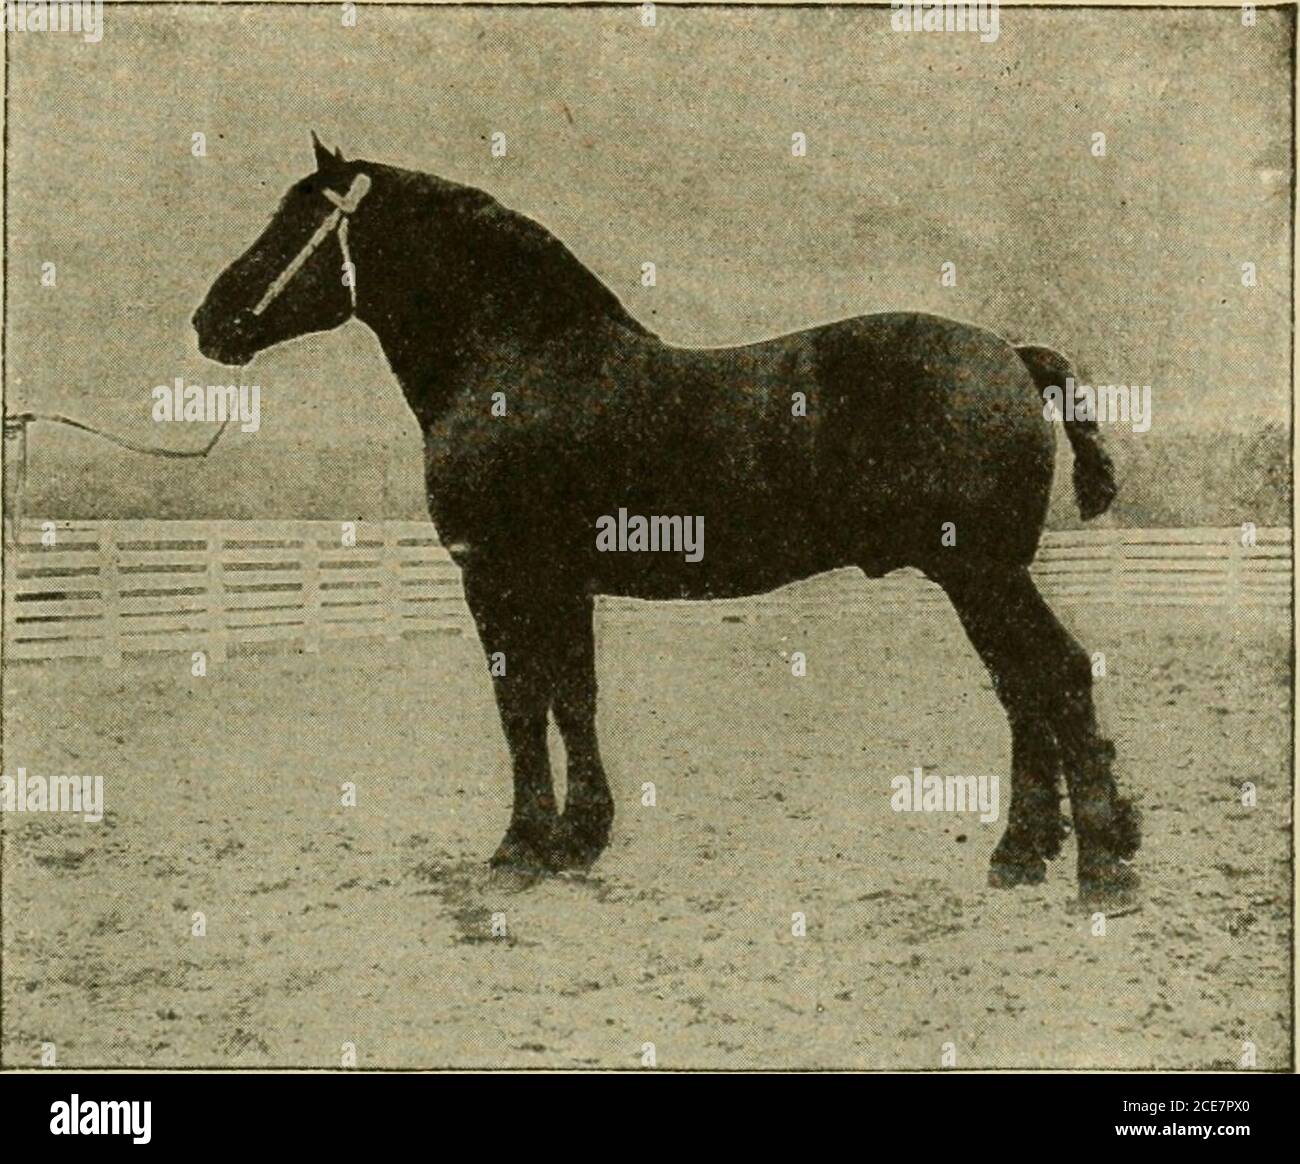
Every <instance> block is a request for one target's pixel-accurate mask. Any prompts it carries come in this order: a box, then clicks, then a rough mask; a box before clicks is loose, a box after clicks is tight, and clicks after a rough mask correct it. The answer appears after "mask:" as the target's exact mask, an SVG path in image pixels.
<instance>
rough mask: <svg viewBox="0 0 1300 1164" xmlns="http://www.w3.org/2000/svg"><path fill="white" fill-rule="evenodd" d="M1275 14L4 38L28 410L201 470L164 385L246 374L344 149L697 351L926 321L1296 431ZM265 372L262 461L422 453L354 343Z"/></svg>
mask: <svg viewBox="0 0 1300 1164" xmlns="http://www.w3.org/2000/svg"><path fill="white" fill-rule="evenodd" d="M1258 19H1259V23H1258V25H1257V26H1256V27H1254V28H1243V27H1242V25H1241V22H1240V16H1239V12H1238V10H1237V9H1235V8H1226V9H1219V10H1206V9H1202V10H1181V11H1180V10H1169V9H1162V10H1149V11H1142V10H1129V11H1122V10H1100V11H1094V12H1078V11H1075V12H1070V11H1064V10H1041V9H1040V10H1030V9H1014V8H1004V9H1003V10H1002V12H1001V22H1000V36H999V39H998V40H997V41H996V42H994V43H982V42H981V41H980V39H979V37H978V35H961V34H946V35H935V34H910V35H909V34H905V33H899V32H895V31H893V30H892V29H891V27H890V23H889V9H888V8H856V9H849V8H839V9H835V8H832V9H821V10H816V9H799V10H789V11H780V10H774V9H771V8H766V9H761V8H760V9H742V10H729V11H728V10H721V9H702V8H701V9H686V8H668V7H663V6H661V7H660V8H659V10H658V24H657V27H655V28H652V29H651V28H644V27H642V26H641V24H640V21H639V17H638V13H637V10H636V9H634V8H606V9H599V8H597V9H576V10H570V11H559V10H556V9H533V10H529V9H522V8H521V9H485V8H477V9H476V8H387V9H367V8H361V9H360V10H359V17H358V22H357V26H356V27H355V28H347V27H344V26H343V25H342V22H341V20H340V6H339V5H337V4H327V5H322V6H317V7H305V6H276V7H274V8H269V7H256V6H226V7H216V6H194V5H185V6H181V7H175V6H164V5H158V6H131V7H128V8H116V9H114V8H108V9H107V11H106V16H105V32H104V36H103V39H102V41H101V42H100V43H98V44H86V43H83V42H82V41H80V40H79V39H77V38H75V37H66V36H51V35H38V34H31V33H29V34H14V35H10V36H8V37H7V38H6V40H7V44H8V52H9V89H10V95H9V106H8V123H9V124H8V137H9V154H8V205H7V217H8V238H9V289H8V320H7V341H8V342H7V360H8V381H7V389H6V391H7V396H8V400H7V407H8V408H9V409H10V410H19V409H25V408H39V409H47V410H48V409H53V410H60V411H66V412H69V413H71V414H73V415H76V416H78V417H80V418H83V419H86V420H89V421H91V422H94V423H99V424H103V425H107V426H109V427H111V428H113V429H115V430H117V431H120V432H123V433H124V434H127V435H130V436H131V437H133V438H134V439H138V440H163V441H170V442H171V443H173V444H177V445H181V444H194V443H199V436H200V434H199V433H198V432H194V433H191V432H190V431H189V430H188V426H185V427H182V426H176V427H175V428H173V429H171V430H169V431H163V432H160V431H159V429H158V427H157V426H155V425H153V424H152V423H151V422H150V419H149V416H150V407H151V404H152V399H151V395H150V393H151V390H152V388H153V387H154V386H155V385H158V384H164V383H170V382H171V381H172V380H173V379H174V378H175V377H176V376H182V377H184V378H185V379H186V380H187V381H188V382H191V383H214V382H226V381H227V380H228V379H229V377H228V376H227V375H226V374H225V373H223V372H222V370H221V369H219V368H218V366H216V365H214V364H209V363H208V362H207V361H205V360H204V359H203V358H202V357H201V356H200V355H199V354H198V352H197V349H196V348H195V346H194V338H193V333H192V330H191V328H190V326H189V322H188V321H189V317H190V315H191V313H192V312H193V310H194V308H195V307H196V306H197V304H198V303H199V301H200V300H201V299H202V297H203V295H204V293H205V291H206V289H207V287H208V285H209V284H210V283H211V281H212V279H213V278H214V277H215V276H216V274H217V273H218V272H219V271H220V270H221V269H222V267H224V266H225V265H226V264H227V263H228V262H229V261H230V260H231V259H233V258H234V257H235V256H236V255H237V254H239V253H240V252H241V251H242V250H243V249H244V248H245V247H246V246H247V245H248V243H249V242H250V241H251V240H252V238H253V237H255V236H256V234H257V233H258V232H259V231H260V230H261V229H262V227H263V226H264V225H265V223H266V221H267V220H268V219H269V217H270V215H271V214H272V212H273V211H274V208H275V206H276V203H277V201H278V200H279V198H280V196H281V195H282V194H283V192H284V190H285V189H286V187H288V186H289V185H290V184H291V183H292V182H293V181H295V180H296V179H298V178H300V177H302V176H303V175H304V174H305V173H307V172H309V171H310V169H311V168H312V163H311V151H310V147H309V139H308V134H309V131H310V130H312V129H315V130H316V131H317V132H319V133H320V135H321V136H322V137H323V138H324V139H325V141H326V142H327V143H328V144H329V145H331V146H333V145H336V144H337V145H338V146H340V147H341V148H342V149H343V151H344V152H345V154H347V155H348V156H349V157H351V156H354V155H356V156H360V157H364V158H370V159H373V160H377V161H382V162H388V163H392V164H396V165H401V166H405V167H409V168H412V169H418V170H425V171H430V172H433V173H437V174H440V175H443V176H445V177H448V178H452V179H455V180H457V181H461V182H467V183H469V184H472V185H476V186H479V187H482V188H483V189H485V190H488V191H490V192H491V193H492V194H494V195H495V196H496V197H498V198H499V199H500V200H501V201H502V202H504V203H505V204H506V205H507V206H510V207H513V208H514V209H517V210H520V211H523V212H524V213H527V214H529V215H530V216H532V217H534V218H536V219H538V220H539V221H541V222H542V223H543V224H544V225H546V226H547V227H548V228H550V229H551V230H552V231H553V232H554V233H555V234H557V235H558V236H559V237H560V238H561V239H563V240H564V241H565V242H566V244H568V246H569V247H570V249H571V250H572V251H573V252H574V253H575V254H576V255H577V256H578V257H579V258H580V259H581V260H582V261H583V262H585V263H586V264H587V265H588V266H589V267H591V268H592V269H593V270H594V271H595V272H597V273H598V274H599V275H600V276H601V277H602V278H603V279H604V280H605V281H606V282H607V283H608V284H609V285H610V286H611V287H612V288H613V289H614V290H615V292H616V293H617V294H618V295H619V296H620V297H621V298H622V299H623V301H624V302H625V303H626V304H627V306H628V308H629V309H630V310H631V311H632V313H633V314H634V315H636V316H638V317H639V318H641V319H642V320H644V321H646V322H647V323H648V324H650V326H652V327H653V328H654V329H655V330H657V331H658V332H659V333H660V334H661V335H662V336H663V337H664V338H665V339H667V340H669V341H671V342H676V343H682V344H689V345H699V346H707V345H721V344H735V343H742V342H748V341H752V340H758V339H762V338H765V337H768V336H771V335H776V334H780V333H782V332H786V331H791V330H795V329H798V328H802V327H807V326H811V325H813V324H816V323H820V322H824V321H827V320H831V319H836V318H843V317H846V316H851V315H856V314H860V313H866V312H872V311H890V310H907V309H918V310H926V311H933V312H937V313H940V314H943V315H948V316H953V317H956V318H962V319H968V320H971V321H974V322H977V323H981V324H984V325H986V326H988V327H990V328H992V329H994V330H996V331H999V332H1001V333H1002V334H1004V335H1006V336H1007V337H1008V338H1010V339H1012V340H1014V341H1017V342H1023V341H1036V342H1043V343H1048V344H1051V345H1052V346H1054V347H1057V348H1059V349H1061V350H1063V351H1065V352H1067V353H1068V354H1069V355H1070V356H1071V357H1073V358H1074V359H1075V361H1076V362H1077V366H1078V367H1079V368H1080V369H1081V371H1082V373H1083V374H1084V375H1085V376H1086V377H1087V378H1088V379H1090V380H1091V382H1093V383H1113V382H1121V383H1140V384H1146V383H1149V384H1151V385H1152V398H1153V414H1154V415H1153V425H1152V432H1151V433H1150V434H1148V435H1147V436H1146V437H1145V438H1143V439H1150V440H1158V439H1160V434H1161V432H1163V431H1173V430H1175V429H1178V430H1180V431H1186V430H1187V429H1188V428H1189V427H1191V428H1197V427H1206V428H1213V427H1216V426H1224V425H1227V426H1232V427H1248V426H1250V425H1252V424H1255V423H1258V422H1259V421H1261V420H1282V421H1285V420H1286V419H1288V417H1289V408H1290V405H1289V400H1290V370H1289V360H1290V343H1291V336H1290V288H1291V285H1292V279H1291V270H1290V249H1291V248H1290V206H1291V188H1290V173H1291V168H1292V160H1291V145H1290V143H1291V137H1292V134H1291V92H1292V88H1291V81H1290V68H1291V60H1290V40H1291V31H1290V27H1289V23H1287V21H1288V20H1289V17H1287V16H1286V15H1284V14H1282V13H1279V12H1277V11H1269V10H1267V9H1260V10H1259V14H1258ZM497 131H500V132H504V133H505V134H506V135H507V143H508V153H507V156H506V157H504V158H493V157H492V156H491V155H490V151H489V145H488V138H489V137H490V135H491V134H492V133H494V132H497ZM796 131H797V132H802V133H804V134H805V135H806V138H807V143H808V151H807V156H805V157H802V158H796V157H793V156H792V155H791V148H790V145H791V134H792V133H794V132H796ZM1099 131H1100V132H1104V133H1105V134H1106V146H1107V149H1106V156H1105V157H1104V158H1098V157H1094V156H1093V155H1092V153H1091V152H1090V145H1091V143H1092V137H1091V135H1092V134H1093V133H1095V132H1099ZM195 132H202V133H204V134H205V135H206V141H207V157H206V158H196V157H194V156H192V153H191V142H192V138H191V135H192V134H193V133H195ZM645 261H653V262H655V263H656V266H657V271H658V278H657V285H656V286H655V287H654V288H653V289H649V288H643V287H641V286H640V284H639V278H638V276H639V272H640V266H641V264H642V263H643V262H645ZM1246 261H1250V262H1253V263H1255V264H1256V266H1257V269H1258V279H1259V286H1258V287H1256V288H1254V289H1253V290H1252V289H1247V288H1244V287H1243V286H1242V285H1241V280H1240V271H1241V264H1242V263H1243V262H1246ZM44 262H54V263H56V265H57V286H56V287H54V288H47V287H42V286H41V281H40V276H41V264H42V263H44ZM944 262H954V263H956V266H957V285H956V286H955V287H944V286H942V285H941V281H940V269H941V265H942V264H943V263H944ZM250 371H251V372H253V373H256V376H252V375H250V376H249V379H250V380H255V381H256V382H257V383H259V384H260V385H261V386H262V417H263V428H262V431H261V432H260V433H259V434H257V435H256V436H244V435H235V436H233V437H232V438H231V439H232V440H235V441H249V440H259V441H265V440H270V441H288V442H291V443H298V444H311V445H329V444H330V443H332V442H337V441H355V440H358V439H360V440H369V439H376V440H379V439H381V438H382V437H383V436H384V435H385V434H392V433H394V432H397V433H400V434H403V439H406V438H408V437H411V436H412V435H413V434H414V433H415V431H416V430H415V425H414V421H413V420H412V419H411V418H410V416H409V414H408V413H407V412H406V409H405V405H404V403H403V402H402V399H401V396H400V393H399V391H398V388H397V386H396V384H395V382H394V381H393V379H392V377H391V375H390V374H389V373H388V371H387V368H386V366H385V364H384V361H383V357H382V353H381V352H380V350H379V347H378V344H377V341H376V340H375V339H374V337H373V336H372V335H371V334H370V333H369V332H368V331H367V330H366V329H365V328H364V326H362V325H359V324H357V323H350V324H348V325H347V326H345V327H344V328H342V329H340V330H338V331H337V332H334V333H330V334H328V335H318V336H313V337H309V338H307V339H305V340H302V341H298V342H295V343H292V344H290V345H286V346H285V347H283V348H281V349H278V350H276V351H273V352H268V353H264V354H263V355H262V356H260V357H259V359H258V361H257V363H256V364H254V365H253V367H252V369H251V370H250ZM202 435H203V436H206V431H205V432H203V433H202ZM37 439H38V440H40V441H42V442H60V441H62V442H69V443H70V444H71V445H73V446H75V447H76V448H83V447H84V448H85V449H86V453H87V455H88V456H89V455H95V456H100V455H109V454H106V452H105V451H104V450H101V449H92V448H91V447H90V445H89V444H87V438H85V437H82V436H79V435H76V434H62V433H58V432H56V431H54V430H50V429H42V430H41V431H40V433H39V435H38V437H37ZM111 455H113V456H116V455H117V454H116V453H113V454H111ZM131 471H132V472H140V473H148V472H150V471H151V469H150V467H149V465H148V464H146V463H144V462H141V461H138V460H136V461H133V462H132V465H131Z"/></svg>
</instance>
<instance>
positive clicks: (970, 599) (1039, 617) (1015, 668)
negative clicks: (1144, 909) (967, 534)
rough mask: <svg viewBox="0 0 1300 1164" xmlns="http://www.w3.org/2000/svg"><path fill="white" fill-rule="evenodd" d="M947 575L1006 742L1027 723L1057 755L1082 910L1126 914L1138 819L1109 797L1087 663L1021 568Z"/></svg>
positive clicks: (1106, 758) (1041, 831)
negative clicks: (1043, 733) (1046, 736)
mask: <svg viewBox="0 0 1300 1164" xmlns="http://www.w3.org/2000/svg"><path fill="white" fill-rule="evenodd" d="M945 573H946V575H947V576H946V577H945V578H944V579H943V582H944V585H945V588H946V589H947V590H948V593H949V595H950V596H952V597H953V602H954V605H956V606H957V609H958V614H959V616H960V617H961V619H962V624H963V626H965V627H966V629H967V632H968V633H969V634H970V635H971V639H972V641H973V642H974V643H975V646H976V649H977V650H978V651H979V652H980V655H981V657H982V658H984V659H985V662H986V663H987V664H988V666H989V669H990V671H991V672H992V674H993V677H994V685H995V687H997V689H998V693H999V695H1000V696H1001V697H1002V699H1003V703H1004V704H1005V705H1006V706H1007V707H1008V709H1009V714H1010V718H1011V720H1012V730H1013V732H1014V731H1015V729H1016V721H1017V717H1020V716H1028V717H1030V718H1031V720H1032V722H1033V723H1035V724H1037V725H1039V729H1038V730H1042V729H1043V728H1044V727H1046V728H1048V729H1050V731H1051V733H1052V734H1053V735H1054V736H1055V739H1056V742H1057V745H1058V746H1059V748H1060V755H1061V759H1062V762H1063V764H1064V766H1065V775H1066V784H1067V786H1068V788H1069V793H1070V807H1071V811H1072V814H1073V817H1074V828H1075V834H1076V836H1077V837H1078V842H1079V864H1078V871H1079V896H1080V900H1081V901H1084V902H1086V903H1088V904H1098V905H1100V904H1106V905H1117V904H1120V905H1122V904H1127V903H1128V902H1130V901H1131V900H1132V897H1133V895H1134V893H1135V892H1136V888H1137V877H1136V875H1135V873H1134V872H1133V870H1132V869H1131V868H1130V867H1129V866H1128V865H1126V864H1125V862H1126V861H1127V860H1128V859H1129V858H1131V857H1132V856H1133V855H1134V854H1135V853H1136V852H1137V848H1138V843H1139V838H1138V826H1137V816H1136V813H1135V811H1134V809H1133V807H1132V805H1131V804H1130V803H1129V802H1128V801H1127V800H1124V799H1123V798H1121V797H1120V796H1118V795H1117V792H1116V788H1115V780H1114V777H1113V775H1112V774H1111V770H1110V766H1111V762H1112V761H1113V759H1114V755H1115V752H1114V747H1113V746H1112V745H1111V743H1110V742H1109V741H1108V740H1104V739H1102V737H1101V734H1100V732H1099V731H1098V728H1097V719H1096V712H1095V709H1094V707H1093V701H1092V666H1091V660H1090V659H1089V657H1088V653H1087V652H1086V651H1085V650H1084V649H1083V647H1081V646H1080V645H1079V643H1078V642H1077V641H1076V640H1075V639H1074V637H1073V636H1072V635H1071V634H1070V633H1069V632H1068V631H1067V630H1066V629H1065V628H1064V627H1063V626H1062V625H1061V624H1060V622H1059V621H1058V620H1057V618H1056V616H1055V615H1054V614H1053V613H1052V611H1051V609H1050V608H1049V607H1048V605H1047V603H1046V602H1044V601H1043V598H1042V596H1041V595H1040V594H1039V593H1038V589H1037V587H1036V586H1035V585H1034V582H1033V579H1032V578H1030V576H1029V571H1028V569H1027V568H1026V567H1023V566H1006V565H996V564H992V565H985V566H984V567H983V568H978V569H975V568H971V567H969V566H967V567H961V568H958V569H957V570H955V571H945ZM1013 708H1014V709H1015V710H1014V711H1011V709H1013ZM1039 795H1040V797H1041V796H1042V789H1041V786H1040V790H1039ZM1012 797H1013V800H1014V799H1015V798H1016V789H1014V788H1013V791H1012ZM1043 799H1044V800H1045V799H1046V798H1045V797H1044V798H1043ZM1046 807H1047V806H1046V804H1045V803H1044V804H1042V805H1040V806H1039V808H1040V811H1038V812H1035V813H1033V816H1034V821H1035V823H1034V825H1033V828H1034V835H1035V836H1036V838H1037V843H1038V844H1039V845H1040V847H1041V846H1042V843H1043V841H1044V839H1047V838H1050V835H1051V834H1050V833H1049V832H1048V831H1047V830H1048V829H1049V828H1051V827H1053V826H1054V824H1055V821H1056V814H1055V813H1054V812H1053V813H1052V814H1051V820H1050V821H1049V820H1048V817H1047V813H1046V812H1045V811H1041V810H1045V809H1046ZM1008 832H1011V829H1008ZM1044 855H1045V854H1044Z"/></svg>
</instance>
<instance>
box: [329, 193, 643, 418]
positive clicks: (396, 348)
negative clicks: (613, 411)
mask: <svg viewBox="0 0 1300 1164" xmlns="http://www.w3.org/2000/svg"><path fill="white" fill-rule="evenodd" d="M396 211H397V212H396V213H393V214H392V217H391V218H389V219H388V221H384V220H382V219H381V220H380V221H379V222H377V223H373V224H371V226H370V228H369V229H367V231H366V235H367V236H368V237H369V238H370V239H372V240H374V239H379V240H382V241H381V242H379V243H375V242H371V243H370V244H369V245H367V243H366V241H365V238H359V239H357V240H356V242H355V243H354V247H353V249H354V262H355V265H356V268H355V276H356V286H357V318H358V319H360V320H361V321H362V322H363V323H365V324H367V325H368V326H369V327H370V328H371V330H372V331H374V333H375V334H376V336H377V337H378V339H379V342H380V346H381V347H382V348H383V349H384V354H385V356H386V357H387V359H388V365H389V367H390V368H391V369H392V371H393V374H394V375H395V376H396V377H397V380H398V382H399V383H400V384H401V386H402V391H403V393H404V394H405V396H406V400H407V404H408V405H409V406H410V408H411V411H412V412H413V413H414V414H415V416H416V418H417V419H418V420H419V421H420V424H421V426H422V427H423V428H426V429H427V428H428V427H430V426H431V425H432V424H434V423H436V421H437V420H438V418H439V417H440V416H442V415H443V414H444V413H445V412H446V411H447V409H449V408H450V407H451V406H452V403H453V401H454V400H455V399H456V398H457V397H458V395H459V394H460V392H461V391H462V390H463V389H464V387H465V386H466V385H467V384H471V385H476V386H478V385H482V384H483V383H484V382H485V380H496V379H497V378H499V373H500V371H501V369H503V368H509V367H512V366H513V367H516V368H517V367H520V366H527V365H529V364H534V363H536V361H537V358H538V357H539V356H541V355H542V354H543V351H544V350H549V351H551V352H556V351H563V350H565V349H566V348H570V349H579V348H580V349H581V350H583V351H584V352H585V353H586V354H587V355H588V356H589V357H590V356H592V355H596V356H597V357H598V356H599V353H600V352H601V351H603V350H604V349H605V348H606V347H611V346H616V345H617V344H619V343H620V342H623V341H625V340H626V339H627V338H628V336H629V335H630V334H631V333H629V332H628V331H627V330H626V329H625V327H624V326H622V325H621V324H620V322H619V321H617V320H615V319H613V318H611V317H609V316H608V315H606V314H605V313H604V312H601V311H599V310H591V311H582V310H575V311H574V312H572V313H571V314H568V313H563V312H561V313H557V311H556V310H555V304H554V302H551V301H548V299H547V296H548V292H551V288H549V287H548V286H547V285H546V283H545V281H544V280H543V279H541V278H538V279H537V280H536V285H535V287H530V285H529V282H528V274H529V273H528V272H522V273H521V272H519V271H514V270H511V271H501V272H487V273H483V272H474V271H471V264H468V263H465V262H464V261H463V260H462V261H459V262H457V261H454V260H453V261H450V262H449V261H448V259H447V258H446V257H445V256H442V255H439V254H438V253H437V251H436V249H435V247H436V244H435V243H434V242H432V241H430V240H429V239H428V238H427V237H426V238H417V239H416V240H414V241H413V242H412V241H411V239H410V236H411V234H412V233H413V232H412V230H411V229H410V221H411V220H410V218H409V216H405V215H403V214H402V213H401V211H402V208H401V207H398V208H396ZM521 274H522V278H521ZM504 280H511V283H510V285H509V286H508V287H506V286H505V284H504V282H502V281H504ZM494 373H497V374H495V375H494ZM506 387H509V386H508V385H506Z"/></svg>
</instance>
